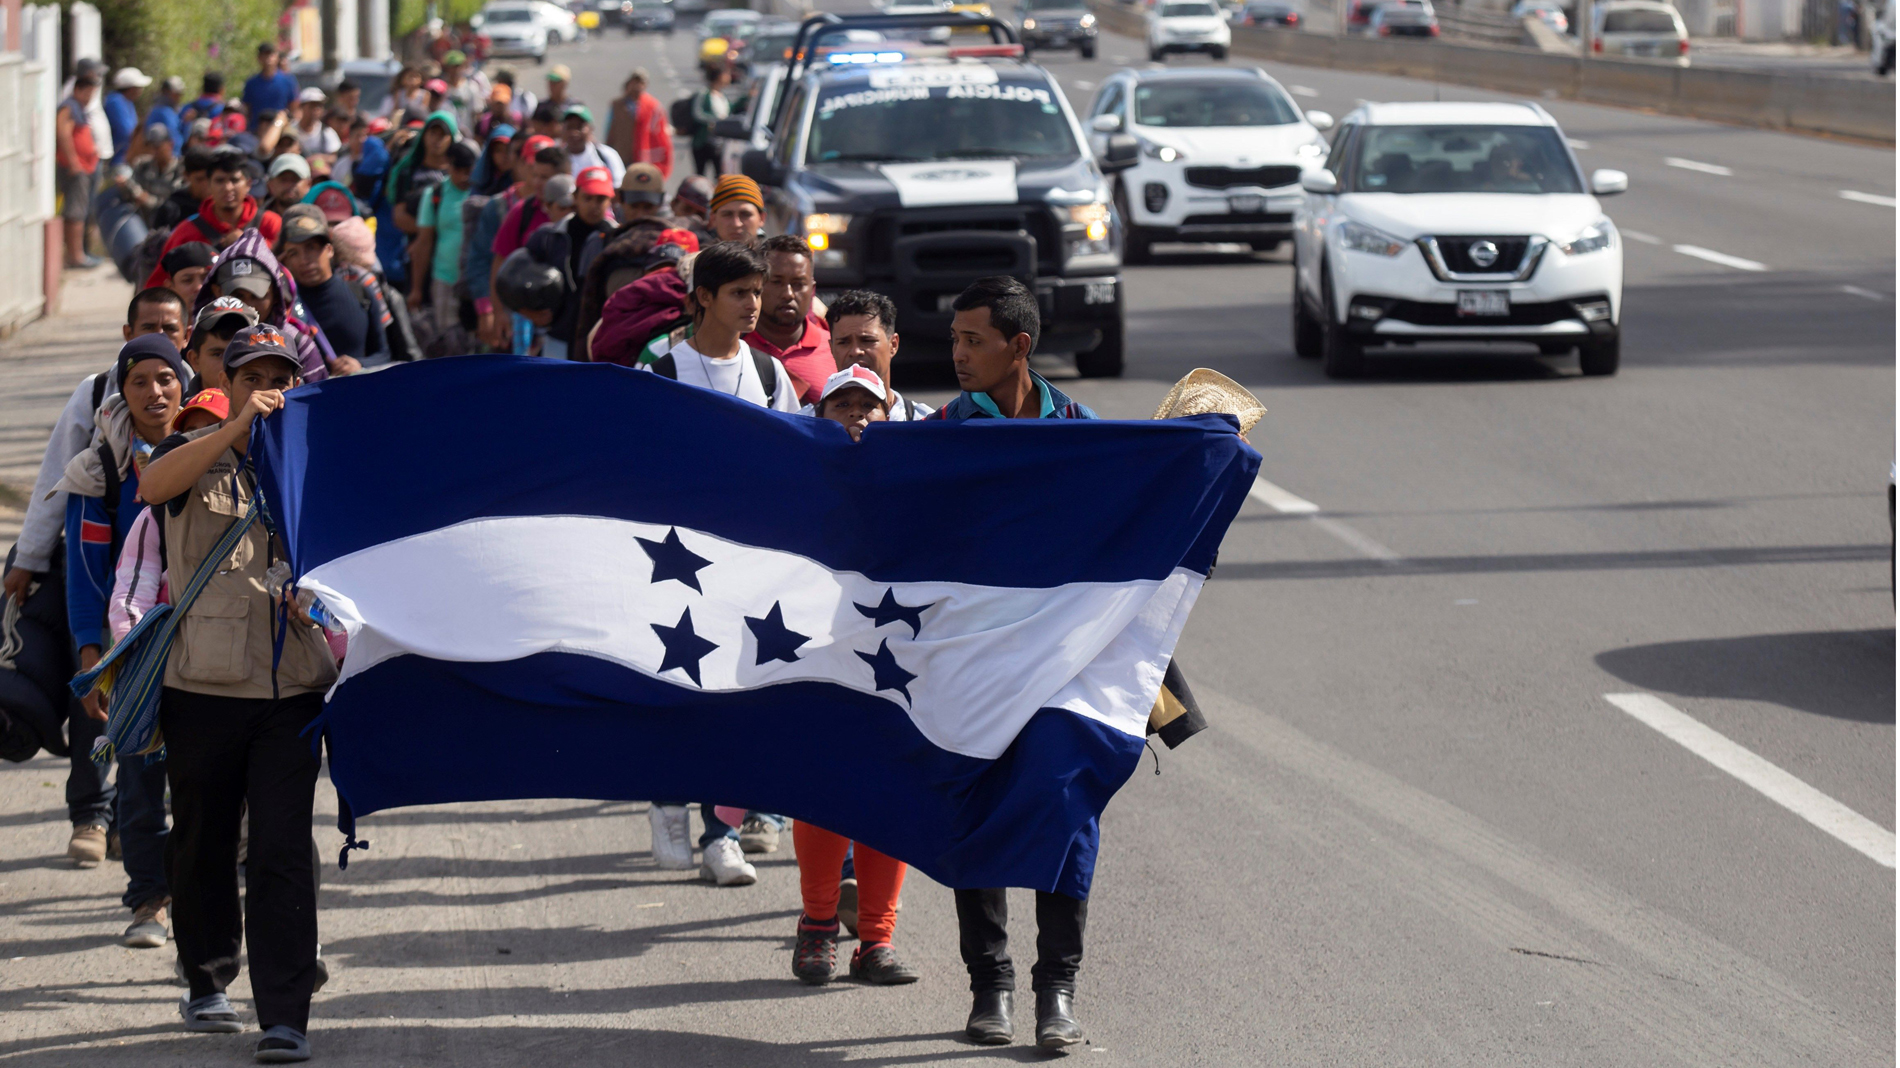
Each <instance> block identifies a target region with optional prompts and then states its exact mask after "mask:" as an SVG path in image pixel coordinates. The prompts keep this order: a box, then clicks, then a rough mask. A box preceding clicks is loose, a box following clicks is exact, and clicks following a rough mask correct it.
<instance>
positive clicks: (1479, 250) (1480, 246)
mask: <svg viewBox="0 0 1900 1068" xmlns="http://www.w3.org/2000/svg"><path fill="white" fill-rule="evenodd" d="M1471 262H1472V263H1475V264H1477V265H1478V266H1480V267H1489V266H1491V265H1492V264H1494V263H1496V262H1498V247H1497V246H1496V245H1494V244H1492V243H1491V242H1489V241H1474V242H1472V244H1471Z"/></svg>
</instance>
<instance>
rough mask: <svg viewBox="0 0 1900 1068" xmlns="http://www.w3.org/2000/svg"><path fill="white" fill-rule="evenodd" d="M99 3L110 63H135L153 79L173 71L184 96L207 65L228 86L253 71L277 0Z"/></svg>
mask: <svg viewBox="0 0 1900 1068" xmlns="http://www.w3.org/2000/svg"><path fill="white" fill-rule="evenodd" d="M92 2H93V4H94V6H96V7H97V8H98V9H99V16H100V18H99V21H100V25H101V27H102V32H103V34H104V38H105V40H104V45H105V55H104V56H103V57H102V58H103V59H104V60H105V61H106V63H107V65H109V66H111V67H115V68H117V67H126V66H131V67H137V68H139V69H140V70H142V71H144V72H146V73H147V74H150V75H151V76H152V77H153V78H154V79H159V78H163V77H166V76H167V75H172V74H176V75H178V76H179V77H181V78H183V79H185V93H186V96H187V97H191V96H196V95H197V93H198V79H199V78H200V77H201V76H202V75H203V74H204V72H205V71H207V70H221V71H223V72H224V74H225V77H226V79H227V82H228V84H230V85H231V88H232V90H233V91H235V90H236V88H237V86H238V85H239V84H242V82H243V80H244V79H245V78H246V77H249V76H250V75H251V74H252V73H254V69H255V67H256V61H255V59H254V57H253V53H254V51H255V49H256V48H257V44H258V42H259V41H269V40H274V39H276V37H277V17H278V15H279V13H280V12H281V11H282V10H283V6H282V4H281V3H279V0H92Z"/></svg>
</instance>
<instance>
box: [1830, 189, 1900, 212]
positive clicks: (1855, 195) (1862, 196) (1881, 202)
mask: <svg viewBox="0 0 1900 1068" xmlns="http://www.w3.org/2000/svg"><path fill="white" fill-rule="evenodd" d="M1841 199H1842V200H1852V201H1854V202H1855V203H1859V204H1873V205H1876V206H1878V207H1882V208H1891V207H1895V206H1900V201H1897V200H1895V199H1894V198H1893V197H1883V196H1881V195H1880V194H1879V193H1862V192H1860V191H1858V190H1854V189H1843V190H1841Z"/></svg>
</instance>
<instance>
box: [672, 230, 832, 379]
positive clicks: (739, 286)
mask: <svg viewBox="0 0 1900 1068" xmlns="http://www.w3.org/2000/svg"><path fill="white" fill-rule="evenodd" d="M692 272H693V292H692V296H691V297H690V298H688V299H689V302H690V303H691V305H692V311H693V331H692V334H691V336H690V337H680V338H677V339H675V338H672V337H668V338H661V339H659V340H658V341H657V342H655V344H654V345H652V346H649V350H648V351H649V353H650V354H651V355H652V356H653V357H654V358H653V359H652V360H651V361H649V362H647V363H646V368H647V370H649V371H653V372H655V373H657V374H662V375H665V376H666V377H668V378H671V379H674V380H676V381H680V382H684V383H686V384H687V385H689V386H700V387H702V388H704V389H711V390H716V391H718V392H720V393H725V394H728V395H730V396H734V397H738V398H739V399H740V400H747V401H751V402H752V403H753V404H757V405H760V406H761V407H765V408H771V409H773V410H774V411H780V412H796V411H798V409H799V400H798V386H797V384H796V383H795V382H794V380H793V379H792V376H791V374H790V373H789V372H787V371H786V370H785V365H784V364H782V363H780V362H779V361H778V360H777V359H776V358H774V357H771V356H767V355H766V354H764V353H762V352H755V351H754V350H753V348H752V346H750V345H747V344H746V343H745V342H744V341H743V340H741V338H742V336H743V335H745V334H746V333H748V332H750V331H751V330H752V329H754V328H755V327H757V326H758V324H759V304H760V297H761V295H762V293H763V292H764V289H765V261H764V260H763V259H762V258H760V256H759V254H758V253H757V252H754V251H753V250H751V249H749V248H747V247H745V246H744V245H740V244H737V243H734V242H730V241H721V242H719V243H717V244H714V245H711V246H708V247H707V248H705V249H702V250H701V251H700V253H699V255H698V256H696V257H694V259H693V267H692Z"/></svg>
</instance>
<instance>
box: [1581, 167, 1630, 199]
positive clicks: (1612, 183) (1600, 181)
mask: <svg viewBox="0 0 1900 1068" xmlns="http://www.w3.org/2000/svg"><path fill="white" fill-rule="evenodd" d="M1629 188H1630V176H1629V175H1627V174H1624V173H1623V172H1622V171H1613V170H1610V169H1609V168H1607V167H1606V168H1604V169H1603V170H1600V171H1593V172H1591V174H1590V192H1592V193H1595V194H1596V195H1597V196H1600V197H1609V196H1615V195H1616V194H1618V193H1627V192H1629Z"/></svg>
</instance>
